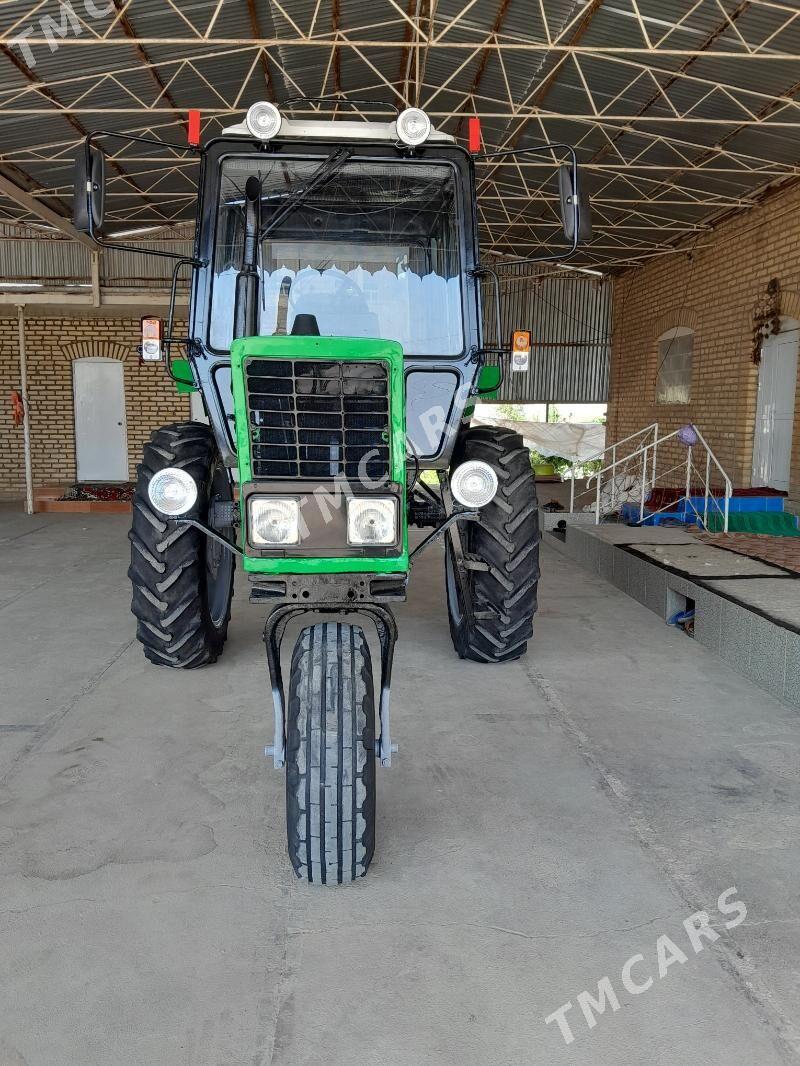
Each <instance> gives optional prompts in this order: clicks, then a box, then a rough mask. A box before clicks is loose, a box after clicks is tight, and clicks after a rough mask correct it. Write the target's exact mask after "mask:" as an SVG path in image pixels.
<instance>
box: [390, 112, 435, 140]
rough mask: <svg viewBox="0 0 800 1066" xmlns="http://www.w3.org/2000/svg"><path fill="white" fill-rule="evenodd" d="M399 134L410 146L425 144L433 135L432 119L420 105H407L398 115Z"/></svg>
mask: <svg viewBox="0 0 800 1066" xmlns="http://www.w3.org/2000/svg"><path fill="white" fill-rule="evenodd" d="M396 125H397V136H398V137H399V138H400V140H401V141H402V142H403V144H407V145H408V147H409V148H417V147H418V146H419V145H420V144H424V143H425V141H427V139H428V137H430V135H431V120H430V119H429V118H428V116H427V115H426V114H425V112H424V111H422V110H420V108H418V107H407V108H406V109H405V111H401V112H400V114H399V115H398V116H397V120H396Z"/></svg>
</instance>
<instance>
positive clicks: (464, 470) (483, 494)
mask: <svg viewBox="0 0 800 1066" xmlns="http://www.w3.org/2000/svg"><path fill="white" fill-rule="evenodd" d="M450 490H451V492H452V493H453V496H454V497H455V498H456V499H457V500H458V502H459V503H460V504H461V506H462V507H470V508H472V507H485V506H486V504H487V503H491V502H492V500H493V499H494V498H495V496H496V495H497V474H496V473H495V472H494V470H493V469H492V468H491V467H490V466H489V464H488V463H484V462H482V461H481V460H480V459H468V460H467V462H466V463H462V464H461V466H457V467H456V469H455V471H454V472H453V476H452V478H451V479H450Z"/></svg>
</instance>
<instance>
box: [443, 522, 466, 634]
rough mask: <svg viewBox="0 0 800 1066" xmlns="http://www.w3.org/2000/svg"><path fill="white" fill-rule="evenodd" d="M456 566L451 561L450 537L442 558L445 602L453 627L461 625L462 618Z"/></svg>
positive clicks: (462, 609)
mask: <svg viewBox="0 0 800 1066" xmlns="http://www.w3.org/2000/svg"><path fill="white" fill-rule="evenodd" d="M455 567H456V564H455V562H454V560H453V544H452V542H451V540H450V537H449V536H448V538H447V548H446V550H445V556H444V577H445V585H446V587H447V602H448V604H449V605H450V617H451V618H452V619H453V624H454V625H455V626H460V625H461V620H462V619H463V617H464V608H463V607H462V605H461V594H460V592H459V588H458V582H457V581H456V569H455Z"/></svg>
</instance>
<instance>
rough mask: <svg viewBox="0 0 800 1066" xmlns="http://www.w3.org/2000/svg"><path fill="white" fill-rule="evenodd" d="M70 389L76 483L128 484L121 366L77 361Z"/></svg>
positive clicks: (114, 362) (112, 361)
mask: <svg viewBox="0 0 800 1066" xmlns="http://www.w3.org/2000/svg"><path fill="white" fill-rule="evenodd" d="M72 386H73V394H74V397H75V453H76V459H77V465H78V481H127V480H128V435H127V433H126V431H125V383H124V378H123V368H122V363H120V362H119V360H117V359H76V360H75V362H74V363H73V364H72Z"/></svg>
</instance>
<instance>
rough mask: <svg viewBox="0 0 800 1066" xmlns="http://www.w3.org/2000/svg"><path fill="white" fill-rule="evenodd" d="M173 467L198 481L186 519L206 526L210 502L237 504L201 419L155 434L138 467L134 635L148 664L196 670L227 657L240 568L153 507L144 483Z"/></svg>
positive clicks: (133, 544)
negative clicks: (235, 580) (236, 575)
mask: <svg viewBox="0 0 800 1066" xmlns="http://www.w3.org/2000/svg"><path fill="white" fill-rule="evenodd" d="M168 466H176V467H180V468H181V469H182V470H185V471H186V472H187V473H188V474H191V476H192V477H193V478H194V480H195V481H196V482H197V486H198V498H197V504H196V506H195V507H194V508H193V510H192V511H191V512H190V513H189V514H188V515H187V517H189V518H194V519H196V520H198V521H201V522H206V521H207V519H208V512H209V506H210V504H211V502H212V500H214V499H216V500H219V501H220V502H229V501H230V500H231V499H232V495H231V485H230V479H229V477H228V472H227V470H226V469H225V467H224V466H223V464H222V460H221V458H220V454H219V450H218V448H217V444H216V441H215V439H214V434H213V433H212V431H211V430H210V429H209V427H208V426H206V425H203V423H201V422H174V423H172V424H171V425H168V426H163V427H162V428H161V429H157V430H154V431H153V433H151V435H150V441H149V442H148V443H147V444H145V446H144V455H143V459H142V462H141V463H140V464H139V466H138V467H137V468H136V471H137V480H136V488H135V490H134V495H133V524H132V528H131V531H130V533H129V538H130V542H131V565H130V569H129V570H128V576H129V577H130V579H131V582H132V584H133V600H132V603H131V610H132V612H133V614H134V615H135V616H136V619H137V626H136V636H137V637H138V639H139V641H140V642H141V644H142V645H143V647H144V654H145V656H146V657H147V658H148V659H149V660H150V661H151V662H153V663H158V664H159V665H160V666H171V667H174V668H179V669H191V668H194V667H197V666H204V665H205V664H206V663H213V662H215V661H216V659H217V658H218V657H219V655H221V653H222V648H223V645H224V644H225V639H226V637H227V635H228V620H229V619H230V615H231V598H232V597H233V575H234V570H235V564H234V556H233V554H232V553H231V552H229V551H228V550H227V549H226V548H224V547H223V546H222V545H220V544H219V543H218V542H216V541H214V540H213V539H212V538H210V537H206V536H205V535H204V534H203V533H201V532H200V530H198V529H195V528H194V527H193V526H189V525H183V524H181V523H179V522H174V521H171V520H169V519H167V518H165V517H164V515H162V514H160V513H159V512H158V511H156V510H155V509H154V508H153V506H152V504H151V503H150V499H149V497H148V495H147V486H148V485H149V484H150V479H151V478H152V476H153V475H154V474H155V473H156V472H157V471H159V470H163V469H164V468H165V467H168ZM229 532H230V531H229Z"/></svg>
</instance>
